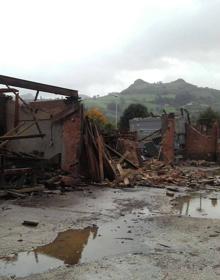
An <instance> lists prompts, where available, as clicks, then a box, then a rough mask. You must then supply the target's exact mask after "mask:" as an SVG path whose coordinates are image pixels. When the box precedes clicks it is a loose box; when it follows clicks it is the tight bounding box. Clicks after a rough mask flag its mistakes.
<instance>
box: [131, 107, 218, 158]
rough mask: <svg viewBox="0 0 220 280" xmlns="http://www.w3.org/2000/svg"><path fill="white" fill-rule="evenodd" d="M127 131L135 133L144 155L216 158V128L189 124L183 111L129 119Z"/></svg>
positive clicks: (186, 114) (215, 124) (188, 119)
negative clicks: (128, 129)
mask: <svg viewBox="0 0 220 280" xmlns="http://www.w3.org/2000/svg"><path fill="white" fill-rule="evenodd" d="M130 130H131V131H133V132H134V131H136V132H137V134H138V142H139V149H140V150H141V153H142V154H143V155H145V156H147V157H154V158H158V159H161V160H163V161H165V162H168V163H170V162H174V161H175V160H180V159H191V160H208V161H219V159H220V127H219V123H218V122H217V121H216V122H215V123H213V125H212V127H211V128H207V127H204V126H196V125H193V124H192V123H191V120H190V116H189V113H188V111H187V110H184V109H181V110H180V114H176V115H175V114H173V113H170V114H166V113H164V114H163V115H162V116H161V118H158V117H156V118H152V117H150V118H144V119H133V120H130Z"/></svg>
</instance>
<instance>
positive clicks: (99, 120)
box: [86, 108, 108, 126]
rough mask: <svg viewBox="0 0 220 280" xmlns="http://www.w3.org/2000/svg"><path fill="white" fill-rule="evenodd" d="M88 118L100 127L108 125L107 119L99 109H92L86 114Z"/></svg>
mask: <svg viewBox="0 0 220 280" xmlns="http://www.w3.org/2000/svg"><path fill="white" fill-rule="evenodd" d="M86 116H87V117H88V118H90V119H91V120H93V121H94V122H95V123H96V124H97V125H99V126H103V125H106V124H107V123H108V119H107V117H106V116H105V115H104V114H103V113H102V112H101V111H100V110H99V109H98V108H91V109H90V110H88V111H87V112H86Z"/></svg>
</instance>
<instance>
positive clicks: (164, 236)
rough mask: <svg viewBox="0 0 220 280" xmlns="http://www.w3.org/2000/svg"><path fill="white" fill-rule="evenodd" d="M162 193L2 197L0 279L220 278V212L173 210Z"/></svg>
mask: <svg viewBox="0 0 220 280" xmlns="http://www.w3.org/2000/svg"><path fill="white" fill-rule="evenodd" d="M165 193H166V192H165V190H162V189H149V188H135V189H124V190H115V189H108V188H106V189H104V188H94V187H93V188H87V189H85V190H84V191H77V192H72V193H66V194H65V195H55V194H54V195H49V194H48V195H47V196H45V195H44V196H43V197H30V198H28V199H25V200H19V201H18V200H17V201H1V203H0V240H1V242H0V257H1V259H0V279H11V278H16V279H34V280H35V279H220V245H219V244H220V243H219V240H220V223H219V219H212V218H207V217H205V216H204V217H202V218H198V217H189V216H185V215H184V216H179V209H178V208H175V209H174V208H172V207H171V203H170V200H171V198H168V197H167V196H166V195H165ZM214 199H215V202H214V203H216V200H217V201H218V199H217V198H216V197H214ZM196 203H197V202H196ZM210 203H211V200H210ZM184 207H186V206H185V204H183V207H182V208H183V209H184V211H183V212H184V213H185V208H184ZM217 209H218V208H217ZM24 220H34V221H38V222H39V225H38V226H37V227H34V228H32V227H25V226H23V225H22V222H23V221H24Z"/></svg>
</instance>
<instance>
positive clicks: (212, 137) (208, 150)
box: [186, 124, 219, 161]
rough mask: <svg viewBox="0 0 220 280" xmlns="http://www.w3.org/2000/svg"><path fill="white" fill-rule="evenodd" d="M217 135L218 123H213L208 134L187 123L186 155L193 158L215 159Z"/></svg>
mask: <svg viewBox="0 0 220 280" xmlns="http://www.w3.org/2000/svg"><path fill="white" fill-rule="evenodd" d="M218 137H219V129H218V125H217V124H214V126H213V128H212V130H211V133H210V134H209V135H205V134H202V133H201V132H200V131H199V130H197V129H196V128H194V127H192V126H191V125H187V128H186V157H187V158H189V159H195V160H200V159H201V160H212V161H214V160H216V155H217V143H218Z"/></svg>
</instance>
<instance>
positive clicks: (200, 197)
mask: <svg viewBox="0 0 220 280" xmlns="http://www.w3.org/2000/svg"><path fill="white" fill-rule="evenodd" d="M177 201H178V206H177V208H178V209H179V213H180V215H185V216H191V217H197V218H213V219H220V200H219V194H216V193H215V194H214V193H213V194H210V195H208V196H204V194H193V195H191V196H186V197H181V198H179V199H177Z"/></svg>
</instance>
